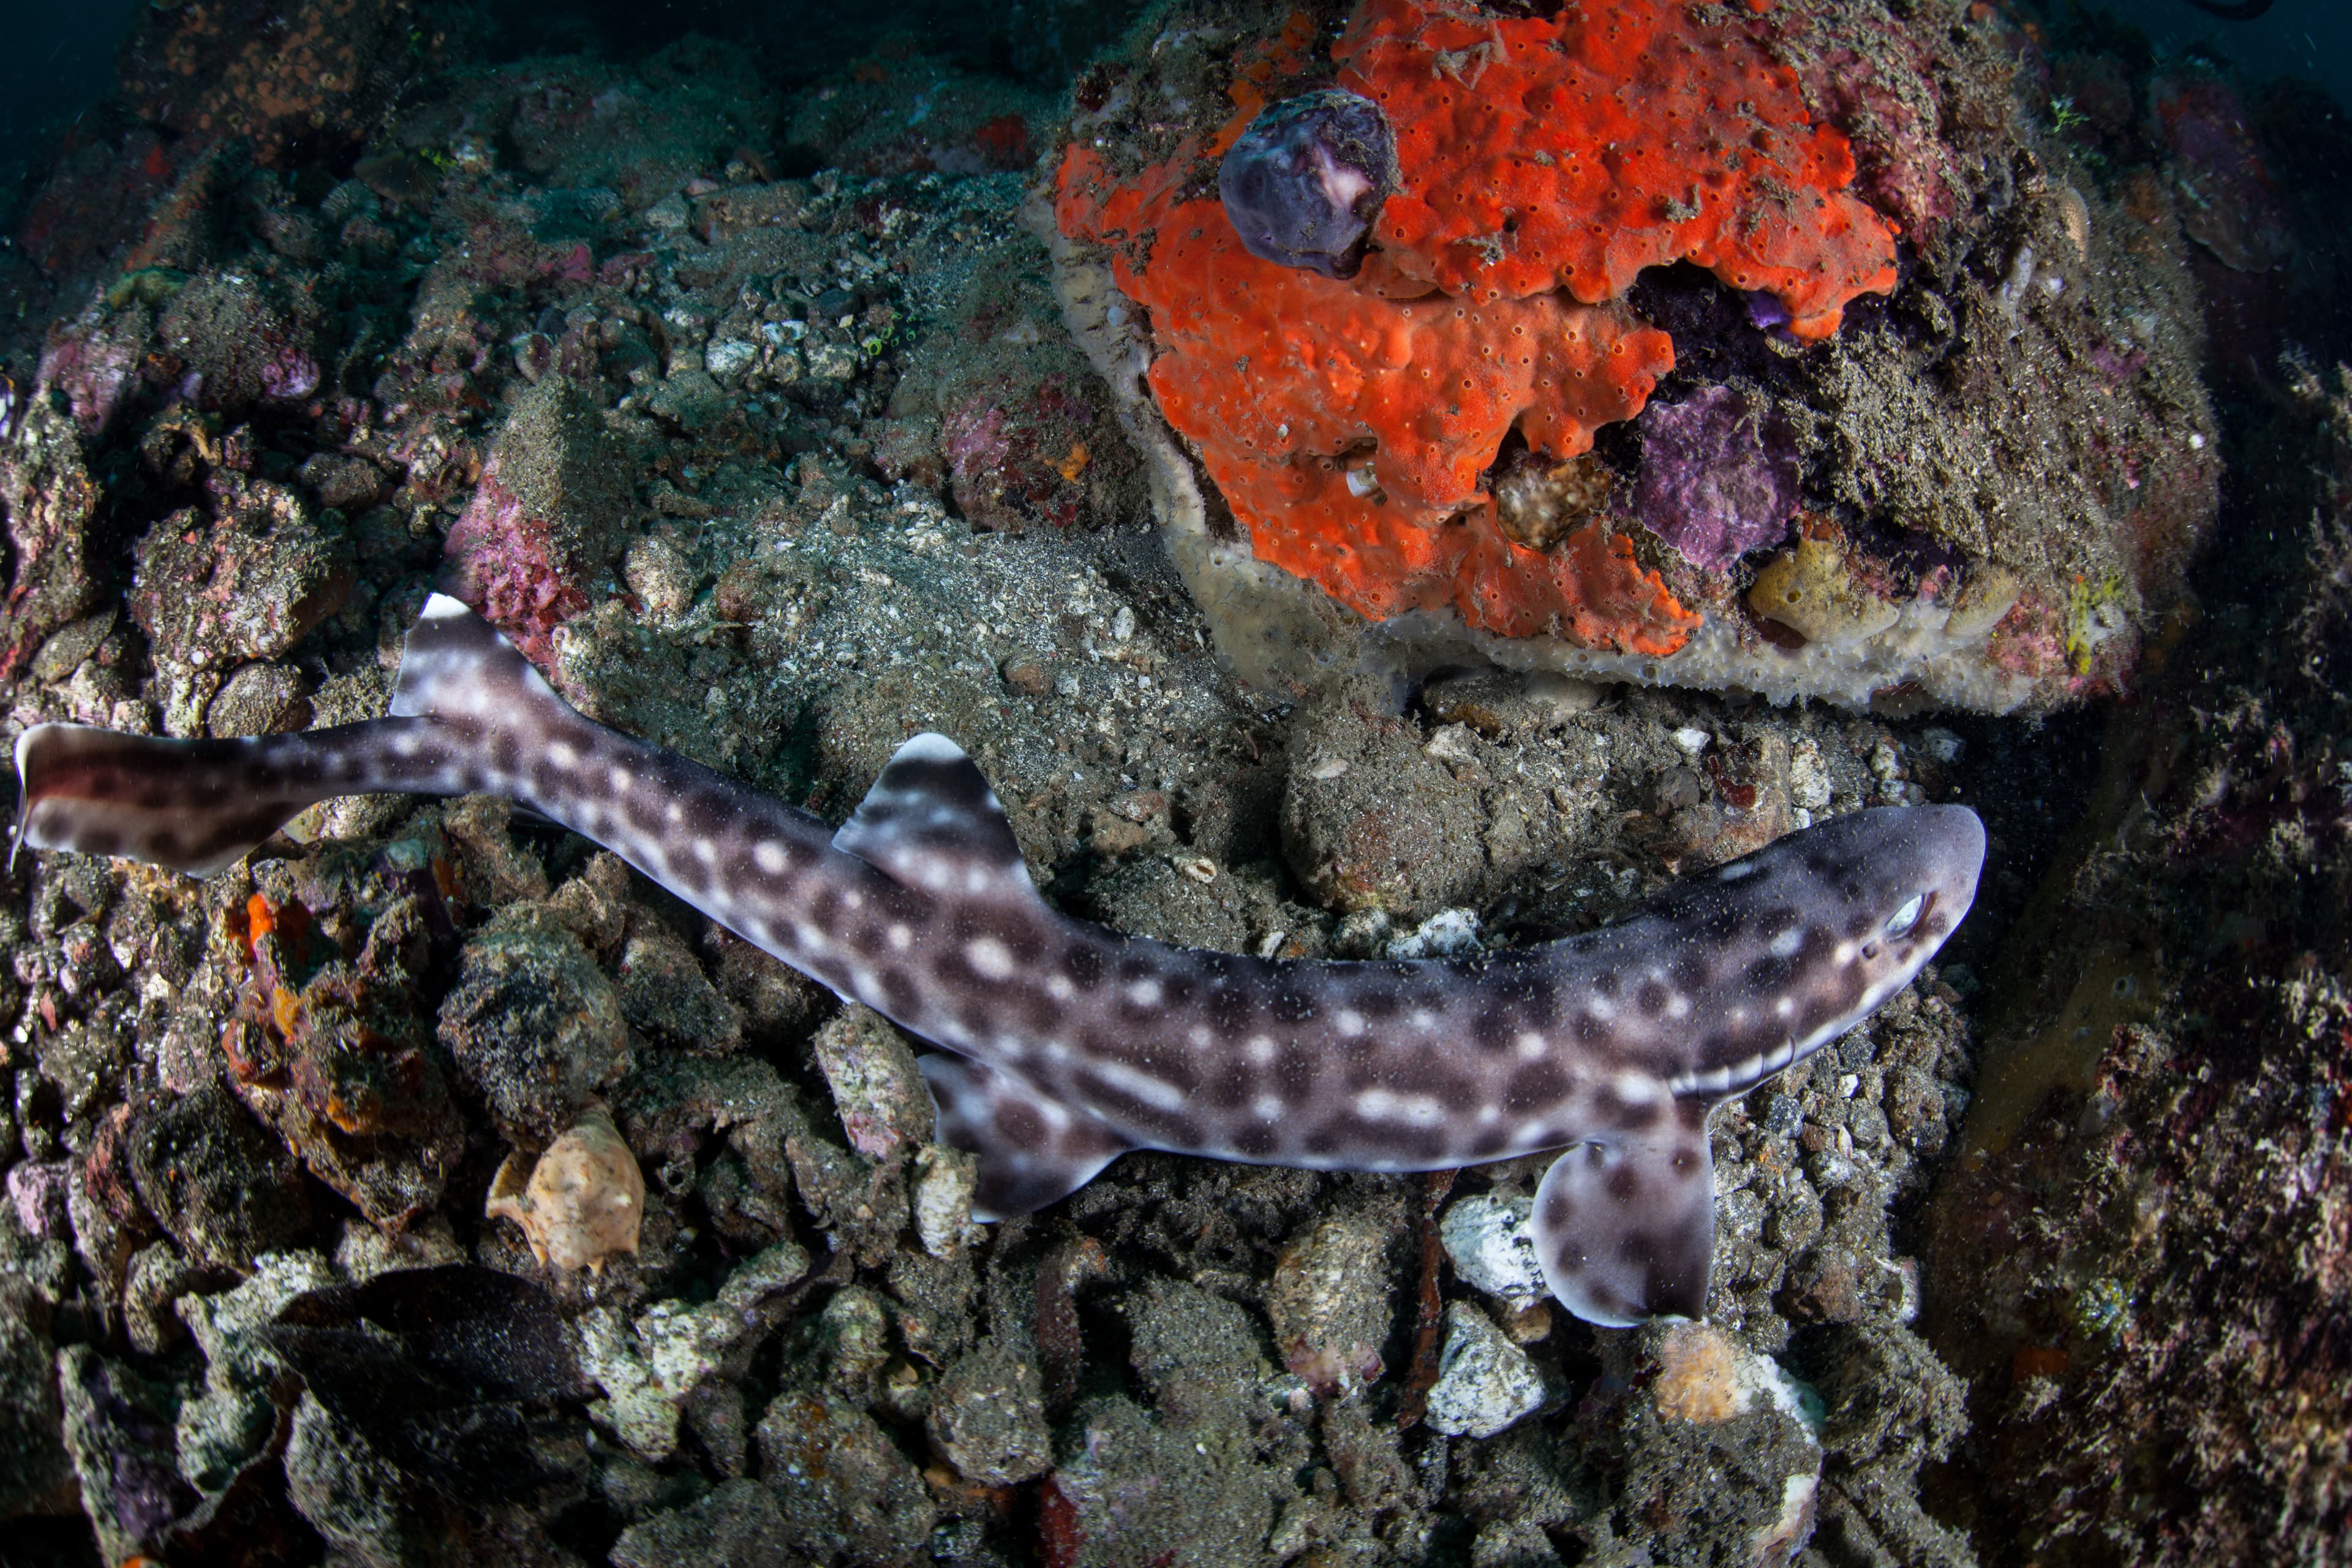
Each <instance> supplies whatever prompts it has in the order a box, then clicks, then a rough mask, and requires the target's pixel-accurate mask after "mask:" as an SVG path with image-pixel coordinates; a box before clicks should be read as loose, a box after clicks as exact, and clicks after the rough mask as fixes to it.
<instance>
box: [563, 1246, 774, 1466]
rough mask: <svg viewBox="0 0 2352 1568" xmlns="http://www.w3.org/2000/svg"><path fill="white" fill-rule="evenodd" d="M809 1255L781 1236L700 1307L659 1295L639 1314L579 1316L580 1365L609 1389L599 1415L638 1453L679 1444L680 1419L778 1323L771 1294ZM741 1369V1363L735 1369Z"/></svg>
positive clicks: (661, 1452) (653, 1458)
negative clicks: (701, 1391) (701, 1390)
mask: <svg viewBox="0 0 2352 1568" xmlns="http://www.w3.org/2000/svg"><path fill="white" fill-rule="evenodd" d="M808 1264H809V1258H808V1254H807V1253H806V1252H804V1251H803V1250H802V1249H801V1248H800V1247H797V1246H795V1245H793V1243H791V1242H789V1241H787V1242H780V1243H778V1244H777V1245H776V1246H774V1247H769V1248H768V1249H767V1250H766V1251H764V1252H761V1253H760V1254H759V1255H758V1256H757V1257H754V1258H750V1259H748V1260H746V1261H745V1262H744V1263H743V1264H742V1265H741V1266H740V1267H739V1268H736V1270H735V1271H734V1273H732V1274H730V1275H729V1276H728V1279H727V1282H726V1283H725V1284H724V1285H722V1286H721V1287H719V1297H718V1299H717V1300H712V1301H706V1302H704V1303H702V1304H701V1305H699V1306H689V1305H688V1303H686V1302H684V1301H677V1300H671V1301H656V1302H655V1303H654V1304H653V1305H652V1306H651V1307H648V1308H646V1310H644V1311H643V1312H640V1313H638V1314H637V1316H636V1317H635V1319H630V1318H628V1317H625V1316H624V1315H623V1314H622V1312H621V1311H620V1310H619V1309H618V1308H614V1307H594V1308H591V1309H590V1310H588V1311H586V1312H584V1313H583V1314H582V1315H581V1317H580V1321H579V1327H580V1365H581V1370H582V1371H583V1372H584V1373H586V1374H587V1375H588V1377H589V1378H590V1379H591V1380H592V1381H593V1382H594V1383H596V1384H598V1385H600V1386H601V1387H602V1388H603V1389H604V1393H605V1395H606V1399H605V1401H604V1406H603V1409H602V1411H601V1413H599V1414H598V1415H597V1419H598V1420H599V1421H601V1422H603V1423H604V1425H606V1426H610V1427H611V1428H612V1429H613V1430H614V1432H616V1433H618V1434H619V1435H620V1437H621V1440H622V1441H623V1442H625V1443H626V1444H627V1445H628V1446H629V1447H630V1448H631V1449H633V1450H634V1451H635V1453H636V1454H637V1455H638V1456H639V1457H640V1458H644V1459H646V1460H648V1461H650V1462H652V1463H655V1464H659V1463H661V1462H663V1461H665V1460H667V1458H669V1457H670V1456H671V1455H672V1454H674V1453H675V1452H677V1423H678V1416H679V1414H680V1413H681V1411H683V1409H684V1408H685V1406H686V1403H687V1401H688V1399H689V1398H690V1397H692V1395H693V1394H694V1392H695V1390H696V1389H698V1388H699V1387H701V1386H703V1384H705V1382H706V1381H707V1380H709V1378H711V1377H712V1376H713V1375H714V1374H716V1373H719V1372H721V1370H722V1369H724V1368H725V1367H726V1366H727V1365H728V1363H729V1362H730V1358H734V1357H736V1356H738V1355H739V1354H741V1353H744V1352H747V1351H748V1348H749V1347H750V1346H751V1344H753V1343H755V1342H757V1341H758V1340H759V1339H760V1338H761V1336H762V1335H764V1334H765V1333H766V1332H767V1331H768V1329H769V1328H770V1327H771V1326H772V1323H771V1313H770V1312H769V1311H768V1310H767V1306H768V1303H769V1301H770V1299H771V1298H772V1297H774V1296H775V1295H776V1294H778V1293H779V1292H780V1291H782V1290H783V1289H785V1288H786V1287H788V1286H790V1285H792V1284H793V1283H794V1282H795V1281H796V1280H798V1279H800V1278H801V1277H802V1276H803V1275H804V1274H806V1273H807V1272H808ZM734 1371H735V1372H736V1373H737V1375H739V1376H740V1373H741V1368H740V1365H739V1366H737V1367H735V1368H734Z"/></svg>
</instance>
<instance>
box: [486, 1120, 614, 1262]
mask: <svg viewBox="0 0 2352 1568" xmlns="http://www.w3.org/2000/svg"><path fill="white" fill-rule="evenodd" d="M645 1210H646V1178H645V1177H644V1175H643V1174H642V1173H639V1171H638V1170H637V1162H636V1158H635V1156H634V1155H632V1154H631V1153H630V1152H629V1146H628V1145H627V1144H626V1143H625V1142H622V1141H621V1134H620V1133H619V1132H618V1131H616V1130H615V1129H614V1126H613V1119H612V1118H611V1117H610V1116H608V1115H606V1114H605V1113H604V1110H603V1109H602V1108H592V1109H591V1110H589V1111H588V1112H587V1113H586V1114H585V1115H583V1117H582V1118H581V1119H580V1121H578V1122H577V1123H576V1124H574V1125H573V1127H572V1130H571V1131H568V1132H566V1133H565V1134H564V1135H563V1136H562V1137H561V1138H558V1139H557V1140H556V1141H555V1142H552V1143H551V1144H549V1145H548V1147H547V1152H545V1153H543V1154H541V1156H540V1157H539V1160H538V1163H535V1164H534V1165H532V1167H531V1169H530V1178H529V1179H528V1180H525V1178H524V1176H523V1173H522V1166H521V1162H520V1160H519V1159H518V1158H517V1157H516V1156H515V1155H512V1154H509V1155H508V1156H507V1158H506V1163H503V1164H501V1165H500V1166H499V1173H498V1175H497V1176H496V1177H494V1178H493V1179H492V1180H491V1183H490V1194H489V1200H488V1203H486V1204H485V1205H483V1208H482V1215H483V1217H484V1218H486V1219H510V1220H512V1221H514V1222H515V1224H517V1225H518V1226H521V1227H522V1231H523V1235H524V1236H525V1237H528V1238H529V1240H530V1250H531V1254H532V1256H533V1257H535V1258H538V1259H539V1261H540V1262H541V1264H542V1265H545V1266H547V1267H550V1268H561V1269H565V1270H572V1269H578V1268H586V1269H588V1270H590V1271H591V1272H593V1273H596V1274H602V1273H603V1272H604V1264H605V1262H606V1261H607V1260H608V1259H610V1258H614V1257H616V1256H617V1255H619V1254H621V1253H624V1252H625V1253H629V1254H631V1255H632V1256H634V1255H635V1252H636V1250H637V1232H638V1228H639V1226H642V1225H643V1224H644V1222H645Z"/></svg>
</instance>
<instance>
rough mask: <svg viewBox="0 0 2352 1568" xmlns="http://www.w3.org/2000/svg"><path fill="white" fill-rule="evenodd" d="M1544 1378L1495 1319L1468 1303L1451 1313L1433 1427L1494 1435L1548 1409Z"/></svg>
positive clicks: (1432, 1404)
mask: <svg viewBox="0 0 2352 1568" xmlns="http://www.w3.org/2000/svg"><path fill="white" fill-rule="evenodd" d="M1543 1402H1544V1384H1543V1374H1542V1373H1539V1372H1538V1371H1537V1370H1536V1363H1534V1362H1533V1361H1531V1360H1529V1359H1528V1352H1525V1351H1523V1350H1521V1349H1520V1348H1519V1347H1518V1346H1517V1345H1515V1344H1513V1343H1512V1342H1511V1341H1510V1338H1509V1336H1508V1335H1507V1334H1505V1333H1504V1332H1503V1331H1502V1330H1500V1329H1498V1328H1496V1326H1495V1322H1494V1320H1493V1319H1491V1318H1489V1317H1487V1316H1486V1313H1484V1312H1482V1311H1480V1310H1478V1309H1477V1308H1475V1307H1474V1306H1472V1305H1471V1304H1470V1303H1469V1302H1467V1301H1456V1302H1454V1304H1453V1305H1452V1306H1450V1307H1448V1308H1446V1309H1445V1350H1444V1354H1443V1355H1442V1357H1441V1358H1440V1359H1439V1362H1438V1373H1437V1381H1436V1382H1435V1383H1434V1384H1431V1386H1430V1390H1429V1410H1428V1415H1427V1419H1428V1422H1429V1425H1430V1426H1431V1427H1432V1428H1433V1430H1435V1431H1439V1432H1443V1433H1444V1434H1445V1435H1446V1436H1449V1437H1491V1436H1494V1435H1495V1434H1496V1433H1497V1432H1500V1431H1502V1430H1503V1429H1504V1428H1506V1427H1507V1426H1512V1425H1513V1424H1515V1423H1517V1422H1518V1421H1520V1420H1523V1419H1525V1418H1526V1417H1527V1416H1529V1415H1534V1414H1535V1413H1536V1412H1537V1411H1538V1410H1539V1409H1541V1408H1543Z"/></svg>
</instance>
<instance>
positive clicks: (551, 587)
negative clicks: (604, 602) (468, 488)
mask: <svg viewBox="0 0 2352 1568" xmlns="http://www.w3.org/2000/svg"><path fill="white" fill-rule="evenodd" d="M549 533H550V530H549V526H548V524H547V522H546V521H544V520H543V519H540V518H535V517H533V516H532V515H531V514H530V509H529V508H528V507H526V506H525V505H524V504H523V501H522V498H521V497H520V496H518V495H516V494H515V493H514V492H513V491H512V490H509V489H507V487H506V486H505V485H504V484H502V483H500V482H499V475H498V470H497V466H496V464H495V463H494V464H493V465H492V466H491V468H490V469H489V470H488V471H487V472H485V473H484V474H483V475H482V482H481V484H480V485H479V486H478V487H477V488H476V489H475V491H474V499H473V500H470V501H468V502H467V505H466V510H465V514H464V515H463V516H461V517H459V518H458V519H457V521H456V522H454V523H452V524H451V525H450V527H449V542H448V554H449V559H450V560H451V561H453V562H455V563H457V578H458V582H457V596H458V597H459V598H461V599H463V600H465V601H466V603H467V604H469V605H473V606H474V607H475V608H476V609H478V610H479V611H480V612H481V613H482V615H483V616H484V617H485V618H486V619H488V620H489V621H490V622H491V623H492V624H494V625H495V626H498V628H499V630H500V631H502V632H504V633H506V634H507V636H508V637H511V638H513V639H514V645H515V646H516V647H519V648H520V649H521V650H522V652H523V655H524V657H525V658H529V659H530V660H531V662H533V663H534V664H540V665H545V664H546V663H547V662H548V661H549V660H551V658H554V656H555V649H554V645H553V644H552V642H551V640H550V638H551V637H552V635H553V633H554V631H555V628H556V627H558V626H562V624H563V623H564V622H566V621H568V620H570V619H571V618H572V616H576V615H578V614H579V613H580V612H581V611H583V610H584V609H586V608H587V607H588V595H586V593H584V592H583V590H582V588H581V586H580V584H578V583H576V582H573V581H571V580H570V574H567V573H566V572H565V571H564V570H563V569H562V562H561V559H560V552H558V550H557V549H556V547H555V545H554V542H553V541H552V540H551V538H550V537H549Z"/></svg>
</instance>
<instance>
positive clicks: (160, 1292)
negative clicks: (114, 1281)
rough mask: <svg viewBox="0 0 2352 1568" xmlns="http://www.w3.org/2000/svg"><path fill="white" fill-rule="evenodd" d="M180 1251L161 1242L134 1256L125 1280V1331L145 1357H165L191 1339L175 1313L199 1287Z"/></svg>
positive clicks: (123, 1295) (135, 1347) (169, 1244)
mask: <svg viewBox="0 0 2352 1568" xmlns="http://www.w3.org/2000/svg"><path fill="white" fill-rule="evenodd" d="M195 1279H196V1274H195V1270H194V1269H193V1268H189V1267H188V1264H187V1261H186V1259H184V1258H182V1257H181V1256H180V1253H179V1249H178V1248H177V1247H173V1245H172V1244H171V1243H170V1242H168V1241H158V1242H155V1243H153V1244H152V1245H150V1246H147V1247H141V1248H140V1249H139V1250H138V1251H137V1252H135V1253H133V1254H131V1268H130V1269H129V1270H128V1271H127V1272H126V1273H125V1274H124V1275H123V1278H122V1329H123V1333H124V1334H125V1335H126V1336H127V1337H128V1338H129V1339H130V1341H131V1349H132V1350H135V1351H137V1352H139V1353H140V1354H141V1355H162V1354H163V1353H164V1352H166V1351H169V1350H170V1349H171V1348H172V1347H173V1346H174V1345H176V1344H178V1343H179V1342H181V1341H182V1340H184V1339H185V1338H186V1337H187V1332H188V1330H187V1325H186V1324H184V1323H183V1322H181V1321H180V1316H179V1314H178V1313H177V1312H175V1311H173V1310H172V1308H173V1303H175V1302H177V1301H178V1300H179V1299H180V1298H181V1297H182V1296H184V1295H185V1294H187V1290H188V1287H189V1286H191V1285H193V1284H194V1283H195Z"/></svg>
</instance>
